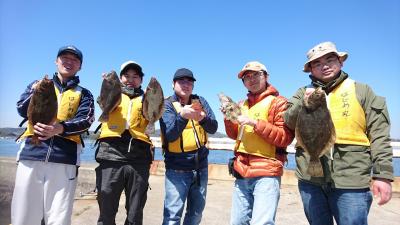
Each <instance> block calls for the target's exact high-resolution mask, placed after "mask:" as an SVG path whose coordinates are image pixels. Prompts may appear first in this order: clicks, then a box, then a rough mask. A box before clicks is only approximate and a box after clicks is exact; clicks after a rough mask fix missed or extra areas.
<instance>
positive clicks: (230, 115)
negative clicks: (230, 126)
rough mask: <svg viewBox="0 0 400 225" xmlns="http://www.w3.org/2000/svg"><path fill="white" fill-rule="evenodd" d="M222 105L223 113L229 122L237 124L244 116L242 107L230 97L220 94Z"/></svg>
mask: <svg viewBox="0 0 400 225" xmlns="http://www.w3.org/2000/svg"><path fill="white" fill-rule="evenodd" d="M218 97H219V101H220V103H221V111H222V113H223V114H224V115H225V118H226V119H227V120H230V121H232V122H234V123H237V119H238V117H239V116H240V115H241V114H242V113H241V111H240V106H239V105H238V104H237V103H236V102H234V101H233V100H232V98H230V97H229V96H227V95H225V94H223V93H220V94H218Z"/></svg>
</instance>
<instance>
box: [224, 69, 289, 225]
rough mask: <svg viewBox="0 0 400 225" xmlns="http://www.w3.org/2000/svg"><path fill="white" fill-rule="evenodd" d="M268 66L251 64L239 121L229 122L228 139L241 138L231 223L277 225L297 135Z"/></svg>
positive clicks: (245, 71)
mask: <svg viewBox="0 0 400 225" xmlns="http://www.w3.org/2000/svg"><path fill="white" fill-rule="evenodd" d="M268 76H269V75H268V72H267V68H266V67H265V66H264V65H263V64H261V63H259V62H256V61H254V62H249V63H247V64H246V65H245V66H244V67H243V69H242V70H241V71H240V72H239V74H238V78H239V79H241V80H242V82H243V85H244V86H245V87H246V89H247V90H248V94H247V99H246V100H245V101H244V102H242V103H241V104H240V107H241V114H242V115H240V116H239V117H238V120H237V123H236V122H232V121H230V120H227V119H224V123H225V130H226V133H227V135H228V137H230V138H232V139H234V140H236V143H237V144H236V146H235V160H234V163H233V171H234V172H233V174H234V176H235V177H236V180H235V184H234V190H233V195H232V211H231V224H232V225H241V224H275V214H276V210H277V207H278V201H279V195H280V194H279V193H280V192H279V189H280V183H281V182H280V181H281V176H282V174H283V164H284V163H285V161H286V154H287V153H286V146H287V145H289V144H290V143H291V142H292V140H293V133H292V132H291V131H290V129H288V128H286V127H285V125H284V121H283V117H282V114H283V112H284V111H285V109H286V103H287V100H286V99H285V98H284V97H283V96H280V95H279V92H278V90H276V89H275V87H273V86H272V85H271V84H270V83H268Z"/></svg>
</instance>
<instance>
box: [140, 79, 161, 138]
mask: <svg viewBox="0 0 400 225" xmlns="http://www.w3.org/2000/svg"><path fill="white" fill-rule="evenodd" d="M142 107H143V116H144V118H146V120H148V121H149V125H148V126H147V128H146V133H147V134H152V133H154V131H155V129H154V123H155V122H156V121H157V120H159V119H160V118H161V116H162V114H163V112H164V93H163V90H162V88H161V85H160V83H159V82H158V81H157V79H156V78H155V77H152V78H151V79H150V82H149V84H148V85H147V88H146V92H145V93H144V97H143V105H142Z"/></svg>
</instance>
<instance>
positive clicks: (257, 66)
mask: <svg viewBox="0 0 400 225" xmlns="http://www.w3.org/2000/svg"><path fill="white" fill-rule="evenodd" d="M249 70H251V71H265V72H266V73H268V71H267V67H265V66H264V65H263V64H261V63H260V62H257V61H251V62H248V63H246V65H244V67H243V69H242V70H241V71H240V73H239V74H238V78H239V79H242V77H243V74H244V73H245V72H246V71H249Z"/></svg>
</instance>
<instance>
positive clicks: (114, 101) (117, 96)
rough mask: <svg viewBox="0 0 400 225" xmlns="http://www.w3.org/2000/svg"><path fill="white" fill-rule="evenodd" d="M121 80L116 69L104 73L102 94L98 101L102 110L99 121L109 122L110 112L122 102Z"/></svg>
mask: <svg viewBox="0 0 400 225" xmlns="http://www.w3.org/2000/svg"><path fill="white" fill-rule="evenodd" d="M121 92H122V91H121V81H120V80H119V78H118V75H117V73H116V72H115V71H113V70H112V71H111V72H109V73H107V74H105V75H103V82H102V84H101V90H100V96H99V97H98V98H97V103H98V104H99V106H100V109H101V110H102V113H101V115H100V117H99V122H102V123H104V122H107V121H108V119H109V114H110V113H111V112H112V111H113V110H114V109H115V108H117V106H118V105H119V104H120V102H121Z"/></svg>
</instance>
